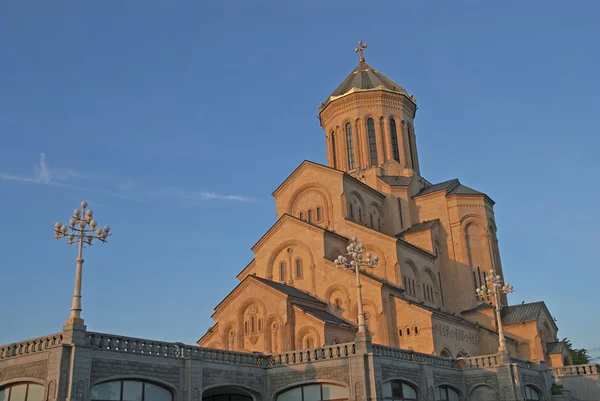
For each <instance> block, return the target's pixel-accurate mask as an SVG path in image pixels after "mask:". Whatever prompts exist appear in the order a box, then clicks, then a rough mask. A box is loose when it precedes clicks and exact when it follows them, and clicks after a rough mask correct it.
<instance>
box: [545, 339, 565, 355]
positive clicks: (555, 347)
mask: <svg viewBox="0 0 600 401" xmlns="http://www.w3.org/2000/svg"><path fill="white" fill-rule="evenodd" d="M563 349H564V350H567V351H568V348H567V344H565V342H564V341H557V342H555V343H548V344H546V352H547V353H548V354H562V352H563Z"/></svg>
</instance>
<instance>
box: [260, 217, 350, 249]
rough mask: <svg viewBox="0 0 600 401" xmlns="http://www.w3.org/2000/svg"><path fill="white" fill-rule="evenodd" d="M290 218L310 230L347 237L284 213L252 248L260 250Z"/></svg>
mask: <svg viewBox="0 0 600 401" xmlns="http://www.w3.org/2000/svg"><path fill="white" fill-rule="evenodd" d="M290 220H291V221H292V222H294V223H297V224H300V225H303V226H304V227H305V228H308V229H310V230H312V231H315V232H321V233H324V232H330V233H332V234H335V235H337V236H339V237H341V238H345V237H343V236H341V235H340V234H337V233H334V232H333V231H329V230H327V229H325V228H323V227H321V226H317V225H314V224H311V223H308V222H306V221H304V220H300V219H298V218H296V217H294V216H292V215H291V214H287V213H284V214H283V215H281V217H280V218H279V220H277V221H276V222H275V224H273V225H272V226H271V228H269V230H268V231H267V232H266V233H265V234H264V235H263V236H262V237H260V239H259V240H258V241H257V242H256V244H254V246H252V248H251V250H252V251H253V252H254V253H256V251H257V250H258V249H259V248H260V247H261V246H262V245H263V244H264V243H265V242H266V241H267V240H268V239H269V238H271V236H272V235H273V234H274V233H275V231H276V230H277V228H279V227H280V226H281V225H282V224H284V223H285V222H286V221H290Z"/></svg>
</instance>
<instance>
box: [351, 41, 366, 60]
mask: <svg viewBox="0 0 600 401" xmlns="http://www.w3.org/2000/svg"><path fill="white" fill-rule="evenodd" d="M366 48H367V44H366V43H363V41H362V40H360V41H358V47H357V48H356V49H354V52H355V53H360V62H361V63H364V62H365V56H364V54H363V50H365V49H366Z"/></svg>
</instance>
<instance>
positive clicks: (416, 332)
mask: <svg viewBox="0 0 600 401" xmlns="http://www.w3.org/2000/svg"><path fill="white" fill-rule="evenodd" d="M418 335H419V328H418V327H417V326H415V336H418Z"/></svg>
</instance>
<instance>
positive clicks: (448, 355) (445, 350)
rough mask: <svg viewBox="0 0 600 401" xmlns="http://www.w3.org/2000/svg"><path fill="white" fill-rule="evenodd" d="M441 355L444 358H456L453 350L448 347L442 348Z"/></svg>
mask: <svg viewBox="0 0 600 401" xmlns="http://www.w3.org/2000/svg"><path fill="white" fill-rule="evenodd" d="M440 356H441V357H442V358H454V356H453V355H452V351H450V349H449V348H448V347H444V348H442V350H441V351H440Z"/></svg>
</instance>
